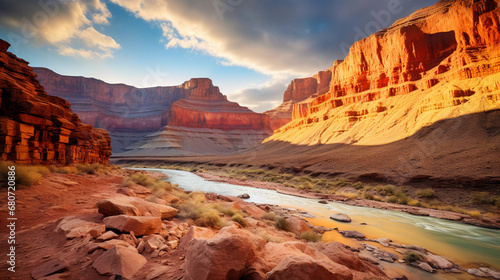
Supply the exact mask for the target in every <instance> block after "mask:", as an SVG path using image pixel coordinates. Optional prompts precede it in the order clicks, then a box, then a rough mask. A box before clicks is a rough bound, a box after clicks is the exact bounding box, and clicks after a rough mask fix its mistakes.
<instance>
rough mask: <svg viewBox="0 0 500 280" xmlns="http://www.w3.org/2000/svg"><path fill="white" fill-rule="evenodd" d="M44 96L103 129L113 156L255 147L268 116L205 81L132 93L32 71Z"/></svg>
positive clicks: (96, 82) (121, 86)
mask: <svg viewBox="0 0 500 280" xmlns="http://www.w3.org/2000/svg"><path fill="white" fill-rule="evenodd" d="M35 72H36V73H37V75H38V77H39V80H40V83H41V84H42V85H43V86H44V87H45V88H46V90H47V92H49V93H50V94H53V95H56V96H60V97H63V98H66V99H68V100H69V101H70V102H71V104H72V106H73V109H74V110H75V112H76V113H77V114H78V115H79V116H80V118H81V119H82V121H83V122H85V123H89V124H92V125H95V126H96V127H102V128H106V129H107V130H108V131H109V132H110V135H111V138H112V144H111V145H112V147H113V151H114V153H115V154H116V153H123V152H127V153H126V155H139V156H141V155H149V156H151V155H153V156H162V155H163V156H165V155H166V156H169V155H193V154H222V153H228V152H234V151H237V150H240V149H245V148H249V147H252V146H255V145H258V144H260V143H261V142H262V141H263V140H264V139H265V138H266V137H268V136H269V135H270V134H271V132H272V131H271V128H270V125H269V117H268V116H267V115H265V114H257V113H254V112H252V111H251V110H250V109H248V108H246V107H242V106H240V105H238V104H237V103H235V102H230V101H228V100H227V97H226V96H224V95H223V94H222V93H221V92H220V90H219V88H218V87H216V86H214V85H213V84H212V81H211V80H210V79H207V78H196V79H191V80H189V81H187V82H184V83H183V84H182V85H179V86H170V87H154V88H135V87H132V86H128V85H124V84H107V83H105V82H103V81H100V80H97V79H92V78H83V77H70V76H62V75H59V74H56V73H54V72H53V71H51V70H48V69H45V68H35Z"/></svg>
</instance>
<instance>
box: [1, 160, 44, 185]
mask: <svg viewBox="0 0 500 280" xmlns="http://www.w3.org/2000/svg"><path fill="white" fill-rule="evenodd" d="M9 166H15V178H16V184H17V185H23V186H31V185H33V184H36V183H38V182H39V181H40V180H41V179H42V177H43V176H45V175H47V174H49V173H50V170H49V168H47V167H46V166H42V165H22V164H15V163H13V162H10V161H2V162H0V172H1V174H0V181H2V182H7V180H8V171H9V169H8V167H9Z"/></svg>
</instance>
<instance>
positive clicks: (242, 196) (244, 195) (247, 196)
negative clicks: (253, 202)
mask: <svg viewBox="0 0 500 280" xmlns="http://www.w3.org/2000/svg"><path fill="white" fill-rule="evenodd" d="M238 197H239V198H243V199H248V198H250V195H249V194H247V193H244V194H240V195H238Z"/></svg>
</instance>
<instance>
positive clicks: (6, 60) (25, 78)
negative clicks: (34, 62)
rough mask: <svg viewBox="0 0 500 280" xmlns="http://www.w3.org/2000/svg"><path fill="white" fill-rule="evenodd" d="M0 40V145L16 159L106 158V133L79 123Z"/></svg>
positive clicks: (65, 103) (6, 157)
mask: <svg viewBox="0 0 500 280" xmlns="http://www.w3.org/2000/svg"><path fill="white" fill-rule="evenodd" d="M9 46H10V45H9V44H8V43H7V42H5V41H3V40H0V106H1V111H0V148H1V152H0V154H1V156H2V158H1V159H2V160H12V161H14V162H19V163H62V164H69V163H94V162H100V163H107V162H108V159H109V156H110V155H111V147H110V142H111V140H110V137H109V134H108V132H107V131H106V130H104V129H94V128H93V127H92V126H91V125H85V124H82V123H81V121H80V119H79V118H78V116H77V115H76V114H73V112H71V109H70V106H71V105H70V103H69V102H68V101H66V100H64V99H62V98H59V97H56V96H51V95H47V93H46V92H45V91H44V88H43V87H42V86H41V85H40V84H39V82H38V81H37V79H36V75H35V73H33V70H32V68H31V67H29V66H28V62H26V61H25V60H23V59H20V58H18V57H16V56H15V55H13V54H12V53H10V52H7V49H8V48H9Z"/></svg>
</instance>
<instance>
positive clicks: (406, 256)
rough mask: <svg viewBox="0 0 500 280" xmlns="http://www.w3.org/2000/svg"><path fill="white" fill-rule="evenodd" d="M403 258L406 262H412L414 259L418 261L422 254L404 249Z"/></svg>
mask: <svg viewBox="0 0 500 280" xmlns="http://www.w3.org/2000/svg"><path fill="white" fill-rule="evenodd" d="M403 259H404V260H405V261H406V262H407V263H412V262H416V261H419V260H421V259H422V256H421V255H420V254H419V253H417V252H413V251H406V252H405V253H404V255H403Z"/></svg>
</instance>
